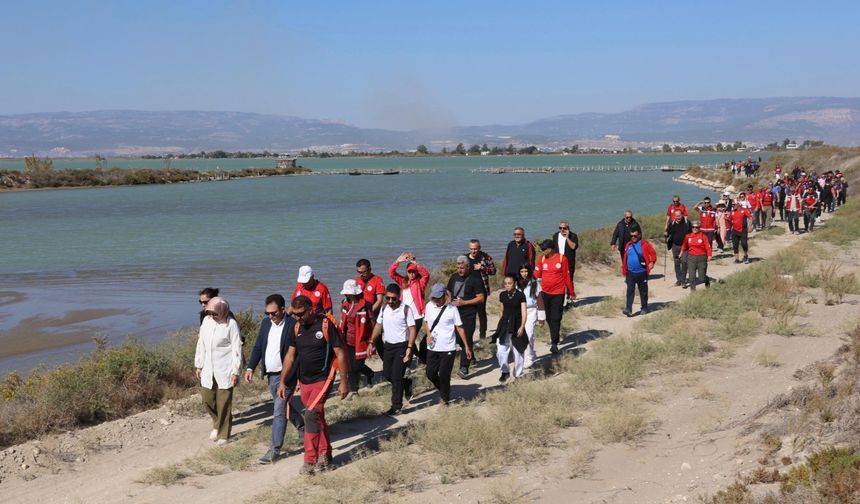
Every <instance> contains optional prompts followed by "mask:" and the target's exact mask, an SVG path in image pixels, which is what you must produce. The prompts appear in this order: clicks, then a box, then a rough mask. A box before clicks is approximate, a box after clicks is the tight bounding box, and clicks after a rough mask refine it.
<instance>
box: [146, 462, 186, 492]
mask: <svg viewBox="0 0 860 504" xmlns="http://www.w3.org/2000/svg"><path fill="white" fill-rule="evenodd" d="M190 475H191V473H189V472H188V471H187V470H186V469H185V468H184V467H183V466H182V465H181V464H169V465H166V466H160V467H156V468H153V469H150V470H149V471H147V472H146V473H145V474H144V475H143V477H142V478H140V479H139V480H137V482H138V483H143V484H144V485H160V486H164V487H168V486H171V485H175V484H176V483H179V482H180V481H182V480H183V479H185V478H187V477H188V476H190Z"/></svg>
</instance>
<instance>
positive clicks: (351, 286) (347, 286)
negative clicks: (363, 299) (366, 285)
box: [340, 279, 362, 296]
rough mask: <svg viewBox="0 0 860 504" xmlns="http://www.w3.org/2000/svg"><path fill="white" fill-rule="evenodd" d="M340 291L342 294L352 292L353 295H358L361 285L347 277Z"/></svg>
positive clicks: (360, 291)
mask: <svg viewBox="0 0 860 504" xmlns="http://www.w3.org/2000/svg"><path fill="white" fill-rule="evenodd" d="M340 293H341V294H342V295H344V296H346V295H348V294H352V295H354V296H359V295H361V293H362V290H361V287H360V286H359V285H358V282H356V281H355V280H353V279H349V280H347V281H346V282H344V283H343V289H341V291H340Z"/></svg>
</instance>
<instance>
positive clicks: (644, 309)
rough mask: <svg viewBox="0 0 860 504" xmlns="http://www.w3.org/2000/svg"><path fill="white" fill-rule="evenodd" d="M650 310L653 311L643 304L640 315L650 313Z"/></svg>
mask: <svg viewBox="0 0 860 504" xmlns="http://www.w3.org/2000/svg"><path fill="white" fill-rule="evenodd" d="M650 311H651V309H650V308H648V307H647V306H643V307H642V308H640V309H639V315H645V314H646V313H648V312H650Z"/></svg>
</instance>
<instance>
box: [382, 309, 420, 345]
mask: <svg viewBox="0 0 860 504" xmlns="http://www.w3.org/2000/svg"><path fill="white" fill-rule="evenodd" d="M404 310H406V313H404ZM414 313H415V312H414V311H412V310H411V309H410V308H408V307H407V306H406V303H402V302H401V303H400V306H398V307H397V309H396V310H393V309H392V308H391V307H390V306H388V305H385V306H383V307H382V310H380V312H379V316H378V317H376V323H377V324H382V341H384V342H386V343H405V342H407V341H409V326H415V316H414V315H413V314H414Z"/></svg>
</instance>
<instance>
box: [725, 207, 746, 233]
mask: <svg viewBox="0 0 860 504" xmlns="http://www.w3.org/2000/svg"><path fill="white" fill-rule="evenodd" d="M745 218H746V219H752V214H751V213H750V211H749V209H748V208H739V209H737V210H732V211H731V213H730V214H729V219H731V221H732V230H734V231H735V232H738V233H742V232H744V219H745ZM746 229H747V230H749V225H747V228H746Z"/></svg>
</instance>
